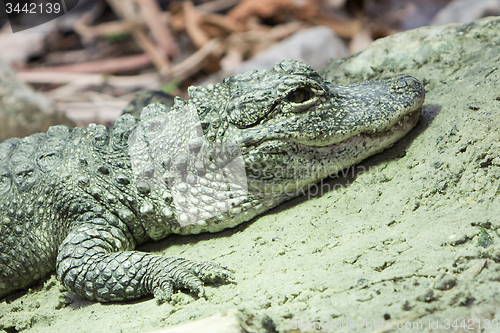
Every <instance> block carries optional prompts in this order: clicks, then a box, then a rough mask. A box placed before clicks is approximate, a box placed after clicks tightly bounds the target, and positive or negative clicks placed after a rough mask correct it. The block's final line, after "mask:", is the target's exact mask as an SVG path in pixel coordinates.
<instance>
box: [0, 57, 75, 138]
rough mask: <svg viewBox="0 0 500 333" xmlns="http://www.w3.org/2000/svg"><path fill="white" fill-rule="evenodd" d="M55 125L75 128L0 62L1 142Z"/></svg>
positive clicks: (45, 129)
mask: <svg viewBox="0 0 500 333" xmlns="http://www.w3.org/2000/svg"><path fill="white" fill-rule="evenodd" d="M55 124H62V125H66V126H70V127H72V126H74V124H73V122H72V121H71V120H69V119H68V118H66V116H65V115H64V114H62V113H60V112H57V111H56V110H55V109H54V107H53V105H51V104H50V102H49V101H48V100H47V99H46V98H44V97H43V96H41V95H39V94H37V93H36V92H34V91H33V89H31V88H30V87H28V86H26V85H25V84H23V83H21V82H19V81H18V80H17V78H16V75H15V74H14V72H13V71H12V70H11V69H10V68H9V67H8V66H7V65H6V64H5V63H3V62H2V61H0V142H2V141H3V140H5V139H7V138H10V137H21V138H22V137H25V136H27V135H29V134H33V133H38V132H46V131H47V129H48V128H49V126H52V125H55Z"/></svg>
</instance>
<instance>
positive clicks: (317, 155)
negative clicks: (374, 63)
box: [190, 60, 425, 196]
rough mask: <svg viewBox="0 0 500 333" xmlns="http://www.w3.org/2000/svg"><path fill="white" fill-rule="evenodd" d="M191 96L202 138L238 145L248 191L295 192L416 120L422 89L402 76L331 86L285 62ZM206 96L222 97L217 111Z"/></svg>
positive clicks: (309, 70) (393, 139)
mask: <svg viewBox="0 0 500 333" xmlns="http://www.w3.org/2000/svg"><path fill="white" fill-rule="evenodd" d="M214 95H215V96H218V97H217V98H214ZM190 96H191V97H192V99H193V103H195V104H198V105H200V106H203V107H202V109H203V110H205V112H202V113H200V119H201V122H202V124H205V134H206V135H207V136H208V138H209V139H210V140H212V141H214V140H216V141H231V142H236V143H237V144H238V145H239V147H240V149H241V152H242V155H243V158H244V160H245V168H246V172H247V179H248V187H249V190H250V191H254V192H261V193H267V194H271V193H275V194H278V195H279V194H284V193H286V194H288V195H292V196H293V195H294V192H297V191H298V190H299V189H300V188H302V187H303V186H304V185H307V184H312V183H315V182H317V181H318V180H320V179H322V178H325V177H326V176H328V175H330V174H335V173H336V172H338V171H340V170H342V169H344V168H346V167H348V166H351V165H353V164H355V163H358V162H359V161H361V160H363V159H365V158H367V157H368V156H370V155H373V154H375V153H377V152H380V151H381V150H383V149H385V148H387V147H390V146H391V145H393V144H394V143H395V142H396V141H398V140H399V139H401V138H402V137H403V136H404V135H405V134H406V133H408V132H409V131H410V130H411V129H412V128H413V126H414V125H415V124H416V123H417V121H418V118H419V115H420V110H421V106H422V104H423V102H424V96H425V90H424V87H423V85H422V84H421V83H420V82H419V81H418V80H417V79H415V78H413V77H411V76H408V75H399V76H397V77H395V78H392V79H389V80H385V81H368V82H363V83H359V84H354V85H334V84H332V83H331V82H328V81H326V80H325V79H323V78H322V77H321V76H320V75H319V74H318V73H316V72H315V71H314V70H313V69H312V68H311V67H310V66H308V65H306V64H304V63H302V62H298V61H292V60H285V61H283V62H281V63H279V64H277V65H276V66H275V67H274V68H273V69H271V70H263V71H249V72H246V73H243V74H241V75H237V76H234V77H231V78H228V79H225V80H224V82H223V84H221V85H216V86H213V87H209V89H204V88H199V87H197V88H192V89H191V90H190ZM207 96H210V100H212V101H213V100H219V101H221V102H220V103H221V104H222V105H221V106H220V107H217V108H215V109H216V110H217V111H216V112H215V113H214V108H213V107H212V108H207V105H210V104H209V100H208V99H207ZM214 120H216V121H215V124H216V125H217V126H218V128H215V126H213V125H212V124H214ZM221 129H222V130H221ZM295 195H296V194H295Z"/></svg>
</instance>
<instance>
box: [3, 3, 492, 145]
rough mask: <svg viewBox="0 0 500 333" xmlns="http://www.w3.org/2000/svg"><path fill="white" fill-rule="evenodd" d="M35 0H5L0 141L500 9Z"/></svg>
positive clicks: (110, 116) (104, 118) (107, 118)
mask: <svg viewBox="0 0 500 333" xmlns="http://www.w3.org/2000/svg"><path fill="white" fill-rule="evenodd" d="M32 2H33V3H34V5H36V6H37V7H35V8H36V9H37V10H38V12H37V13H35V14H33V12H31V13H29V12H28V11H27V10H23V8H21V7H18V8H17V10H16V8H15V7H10V6H11V5H10V4H9V2H8V0H6V1H4V6H5V8H3V9H2V8H0V12H3V15H0V141H2V140H5V139H6V138H8V137H12V136H17V137H23V136H26V135H28V134H31V133H35V132H40V131H45V130H46V129H47V127H48V126H50V125H53V124H66V125H69V126H75V125H76V126H86V125H88V124H89V123H91V122H94V123H101V124H105V125H108V126H109V125H111V124H112V123H113V121H114V119H116V118H117V117H118V116H119V115H120V114H121V112H122V110H123V108H124V107H125V106H126V105H127V103H128V102H129V101H130V100H131V99H132V98H133V96H134V94H135V92H137V91H138V90H140V89H144V88H149V89H161V90H163V91H165V92H167V93H169V94H173V95H179V96H181V97H183V98H187V93H186V89H187V87H188V86H190V85H206V84H208V83H216V82H220V81H221V80H222V79H223V78H224V77H226V76H230V75H234V74H236V73H241V72H243V71H245V70H247V69H263V68H270V67H272V66H273V65H274V64H275V63H276V62H279V61H280V60H282V59H286V58H292V59H296V60H301V61H304V62H306V63H308V64H310V65H312V66H313V67H314V68H315V69H321V68H322V67H323V66H325V65H326V63H327V62H328V61H329V60H330V59H332V58H337V59H338V58H342V57H346V56H349V55H351V54H354V53H356V52H359V51H361V50H362V49H363V48H365V47H366V46H368V45H369V44H370V43H372V42H373V41H375V40H376V39H379V38H383V37H386V36H388V35H391V34H395V33H398V32H401V31H405V30H409V29H415V28H419V27H422V26H426V25H444V24H449V23H464V22H470V21H473V20H475V19H479V18H481V17H485V16H492V15H499V13H500V0H197V1H168V0H106V1H105V0H79V1H73V2H71V1H65V2H64V1H63V2H61V1H59V2H57V1H32ZM49 2H50V3H61V4H62V5H63V6H62V7H61V8H60V10H61V15H59V17H57V18H56V19H52V18H53V17H51V16H50V15H48V16H47V15H42V14H47V13H46V11H47V7H46V6H47V5H48V3H49ZM1 3H2V2H1V1H0V4H1ZM8 6H9V7H8ZM44 6H45V7H44ZM7 10H9V11H10V13H9V16H7V15H5V14H6V12H8V11H7ZM42 11H44V13H42ZM64 13H65V14H64ZM62 14H64V15H62ZM45 21H48V22H46V23H43V22H45ZM41 23H43V24H41ZM23 24H24V25H25V26H24V28H28V27H31V26H33V27H32V28H30V29H25V30H22V29H23ZM36 24H40V25H37V26H35V25H36ZM13 30H14V31H18V32H15V33H14V32H13ZM20 30H22V31H20ZM394 47H398V45H394Z"/></svg>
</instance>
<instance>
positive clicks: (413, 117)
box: [301, 107, 422, 149]
mask: <svg viewBox="0 0 500 333" xmlns="http://www.w3.org/2000/svg"><path fill="white" fill-rule="evenodd" d="M421 110H422V108H421V107H419V108H418V109H415V110H413V111H411V112H408V113H406V114H405V115H404V116H401V117H400V118H399V119H398V120H397V121H395V123H394V124H392V125H389V126H387V127H384V128H381V129H378V130H376V131H373V132H372V133H369V132H368V131H366V132H361V133H359V134H356V135H353V136H351V137H349V138H347V139H345V140H343V141H340V142H336V143H333V144H327V145H322V146H319V145H307V144H303V143H301V145H303V146H306V147H309V148H315V149H322V148H325V149H332V148H335V147H338V146H341V145H345V144H347V143H349V142H351V141H358V140H359V141H369V140H377V139H379V140H383V139H384V138H390V137H392V136H393V135H394V134H397V133H403V135H405V134H406V133H408V132H409V131H410V130H411V129H412V128H413V127H414V126H415V124H416V123H417V121H418V119H419V118H420V113H421Z"/></svg>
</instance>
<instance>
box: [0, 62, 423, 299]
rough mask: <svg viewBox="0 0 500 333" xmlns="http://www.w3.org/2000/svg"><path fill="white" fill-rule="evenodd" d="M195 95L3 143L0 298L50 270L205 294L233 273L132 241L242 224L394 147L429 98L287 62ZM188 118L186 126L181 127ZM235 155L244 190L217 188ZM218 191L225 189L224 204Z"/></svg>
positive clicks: (415, 85)
mask: <svg viewBox="0 0 500 333" xmlns="http://www.w3.org/2000/svg"><path fill="white" fill-rule="evenodd" d="M189 94H190V97H191V98H190V99H189V100H188V101H184V100H182V99H179V98H176V99H175V103H174V105H173V106H172V107H171V108H167V107H165V106H163V105H160V104H153V105H149V106H148V107H146V108H145V109H144V111H143V112H142V114H141V120H138V119H136V118H135V117H133V116H132V115H130V114H124V115H122V116H121V117H119V118H118V119H117V120H116V122H115V124H114V126H113V128H112V129H108V128H106V127H104V126H100V125H90V126H89V127H88V128H75V129H68V128H67V127H65V126H54V127H51V128H50V129H49V131H48V132H47V133H45V134H35V135H31V136H29V137H26V138H24V139H9V140H7V141H5V142H4V143H2V144H0V297H2V296H5V295H8V294H10V293H12V292H14V291H16V290H19V289H23V288H26V287H28V286H29V285H31V284H33V283H35V282H36V281H38V280H40V279H41V278H43V277H44V276H47V275H48V274H49V273H50V272H51V271H53V270H54V268H55V269H56V272H57V275H58V276H59V278H60V279H61V281H62V283H63V284H64V285H65V286H66V287H68V288H69V289H71V290H72V291H74V292H75V293H77V294H78V295H81V296H83V297H85V298H88V299H91V300H97V301H102V302H107V301H118V300H129V299H134V298H138V297H141V296H144V295H147V294H154V295H155V297H157V298H158V299H160V300H168V299H169V298H170V296H171V293H172V290H173V289H178V288H187V289H189V290H191V291H193V292H195V293H197V294H198V295H199V296H203V295H204V289H203V282H212V281H217V280H219V281H227V280H228V279H232V278H233V275H232V274H231V273H230V272H229V271H228V270H226V269H224V268H222V267H220V266H218V265H216V264H213V263H195V262H192V261H190V260H187V259H182V258H167V257H163V256H159V255H155V254H150V253H144V252H138V251H134V248H135V247H136V246H137V245H138V244H140V243H143V242H145V241H147V240H148V239H154V240H156V239H161V238H163V237H165V236H167V235H168V234H170V233H179V234H192V233H199V232H205V231H210V232H216V231H219V230H222V229H224V228H228V227H234V226H236V225H238V224H240V223H242V222H244V221H248V220H249V219H251V218H253V217H254V216H256V215H258V214H262V213H263V212H265V211H267V210H268V209H270V208H272V207H274V206H276V205H278V204H280V203H281V202H283V201H285V200H288V199H290V198H292V197H294V196H296V195H298V194H300V193H301V192H302V191H303V190H304V188H307V186H308V185H309V184H313V183H315V182H317V181H318V180H320V179H322V178H323V177H325V176H327V175H328V174H332V173H335V172H337V171H339V170H341V169H343V168H346V167H348V166H350V165H353V164H355V163H357V162H359V161H361V160H363V159H364V158H366V157H368V156H370V155H373V154H374V153H377V152H379V151H381V150H383V149H385V148H387V147H389V146H391V145H392V144H394V142H396V141H397V140H399V139H400V138H401V137H403V136H404V135H405V134H406V133H407V132H408V131H409V130H410V129H411V128H412V127H413V126H414V125H415V124H416V122H417V120H418V117H419V114H420V108H421V105H422V104H423V101H424V94H425V93H424V88H423V86H422V84H421V83H420V82H419V81H418V80H416V79H415V78H412V77H410V76H398V77H396V78H393V79H391V80H387V81H377V82H365V83H361V84H356V85H351V86H335V85H333V84H332V83H330V82H327V81H325V80H324V79H323V78H321V77H320V76H319V75H318V74H317V73H316V72H314V71H313V70H312V69H311V68H310V67H309V66H307V65H305V64H303V63H300V62H295V61H290V60H287V61H284V62H282V63H280V64H278V65H276V66H275V67H274V68H273V69H272V70H268V71H250V72H247V73H244V74H241V75H238V76H235V77H232V78H228V79H226V80H224V82H223V83H221V84H218V85H214V86H210V87H208V88H201V87H196V88H190V90H189ZM145 101H146V102H145ZM141 103H142V104H144V105H146V104H147V99H142V100H141V101H140V102H139V103H138V104H141ZM132 109H133V107H132ZM189 110H194V114H195V115H196V116H197V117H199V122H200V123H199V125H200V127H199V128H198V132H196V131H195V132H193V133H198V134H196V135H195V136H194V137H189V138H187V141H188V142H187V143H186V147H188V148H186V147H184V148H182V147H179V149H174V150H172V149H171V148H169V147H171V145H172V144H173V143H172V142H173V141H172V140H173V139H172V137H159V135H158V134H157V133H160V132H161V131H160V132H158V128H159V127H158V126H160V127H161V126H167V124H169V122H170V123H172V122H173V120H172V119H174V118H175V117H174V116H179V115H180V116H183V115H185V116H186V117H188V111H189ZM132 111H133V110H132ZM170 116H172V117H174V118H168V117H170ZM180 119H181V120H182V119H183V118H180ZM191 125H192V123H190V122H189V121H187V120H186V124H185V126H184V125H182V122H181V125H179V126H180V127H179V128H178V130H179V133H184V132H183V131H184V130H186V131H187V132H186V133H188V132H189V128H187V127H189V126H191ZM155 126H156V127H155ZM183 126H184V127H186V128H183ZM174 130H177V129H174ZM155 133H156V134H155ZM174 134H175V131H174ZM181 141H182V140H181ZM166 143H168V145H167V144H166ZM181 143H182V142H181ZM217 143H222V144H221V145H219V146H217ZM210 144H212V145H215V146H212V148H213V147H219V148H220V149H219V148H217V149H219V150H217V152H218V154H219V155H216V154H215V153H214V152H215V151H216V150H212V151H210V150H209V148H206V147H208V146H209V145H210ZM158 147H161V150H158V149H160V148H158ZM205 148H206V149H205ZM169 149H170V150H169ZM207 149H208V150H207ZM214 149H215V148H214ZM203 154H206V155H203ZM239 154H241V155H239ZM202 155H203V156H202ZM131 156H132V159H131ZM207 156H210V158H206V157H207ZM238 158H240V159H241V161H243V163H244V171H245V172H246V184H244V185H246V186H247V188H245V189H244V191H243V187H242V186H240V185H241V184H236V183H237V182H236V181H235V180H234V179H231V180H230V181H229V182H228V183H224V184H223V186H221V183H220V179H219V178H217V177H218V176H216V174H215V171H214V170H215V169H216V167H220V168H222V169H224V168H226V167H227V166H228V165H229V164H228V163H229V162H231V161H236V160H237V159H238ZM203 161H204V162H203ZM203 163H205V164H203ZM304 166H307V167H308V168H307V170H306V169H304V168H303V167H304ZM137 170H139V171H137ZM224 170H226V169H224ZM311 170H312V171H311ZM154 175H159V176H160V177H158V178H155V176H154ZM141 177H142V178H141ZM148 182H149V183H148ZM155 182H156V183H155ZM188 183H189V184H188ZM152 184H153V185H152ZM187 185H192V186H193V187H186V186H187ZM216 187H219V188H222V189H223V190H227V193H229V197H223V200H222V201H218V202H216V201H214V196H217V195H214V194H213V193H214V192H213V191H214V188H216ZM187 188H188V189H190V191H191V192H192V193H195V195H194V197H192V198H189V199H188V200H187V201H186V200H184V201H186V202H187V203H185V204H186V205H187V206H186V207H188V208H189V210H190V211H192V212H194V213H193V214H195V215H196V216H198V217H199V216H201V217H203V218H202V219H201V220H197V221H195V222H194V223H190V222H189V219H188V218H187V217H186V216H187V215H186V216H184V215H183V213H181V212H180V211H178V209H177V208H176V207H178V206H176V205H175V203H179V202H180V201H181V199H179V197H176V192H175V191H185V190H186V189H187ZM193 191H194V192H193ZM210 195H212V196H210ZM176 200H177V201H176ZM215 208H217V209H220V210H219V211H217V210H215V212H216V213H214V209H215Z"/></svg>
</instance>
